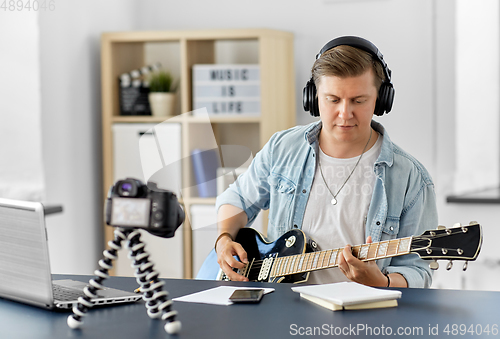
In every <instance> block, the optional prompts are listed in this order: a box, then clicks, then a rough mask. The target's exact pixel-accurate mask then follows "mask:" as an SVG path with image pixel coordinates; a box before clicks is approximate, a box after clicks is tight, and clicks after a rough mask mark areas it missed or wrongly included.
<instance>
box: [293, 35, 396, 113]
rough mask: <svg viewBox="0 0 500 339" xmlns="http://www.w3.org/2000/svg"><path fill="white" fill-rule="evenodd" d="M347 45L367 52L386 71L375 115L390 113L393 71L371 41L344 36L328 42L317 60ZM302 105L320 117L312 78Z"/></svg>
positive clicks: (392, 94) (303, 95)
mask: <svg viewBox="0 0 500 339" xmlns="http://www.w3.org/2000/svg"><path fill="white" fill-rule="evenodd" d="M341 45H347V46H351V47H355V48H359V49H361V50H363V51H365V52H368V53H370V54H371V55H372V56H373V57H374V58H375V59H376V60H377V61H378V62H380V64H381V65H382V67H383V69H384V74H385V80H384V82H383V83H382V85H381V86H380V89H379V91H378V96H377V102H376V104H375V111H374V114H375V115H378V116H380V115H383V114H384V113H389V112H390V111H391V109H392V103H393V102H394V93H395V90H394V86H393V85H392V81H391V73H392V72H391V70H390V69H389V67H387V64H386V63H385V61H384V56H383V55H382V53H380V51H379V50H378V48H377V47H376V46H375V45H374V44H372V43H371V42H370V41H368V40H366V39H363V38H360V37H356V36H343V37H339V38H336V39H333V40H331V41H330V42H328V43H327V44H326V45H325V46H323V48H322V49H321V51H319V53H318V54H317V55H316V60H318V59H319V58H320V57H321V55H323V54H324V53H325V52H326V51H328V50H330V49H332V48H335V47H337V46H341ZM302 104H303V106H304V110H306V111H309V113H310V114H311V115H312V116H313V117H319V107H318V98H317V97H316V85H315V84H314V80H313V78H312V76H311V79H309V81H308V82H307V83H306V86H305V87H304V89H303V91H302Z"/></svg>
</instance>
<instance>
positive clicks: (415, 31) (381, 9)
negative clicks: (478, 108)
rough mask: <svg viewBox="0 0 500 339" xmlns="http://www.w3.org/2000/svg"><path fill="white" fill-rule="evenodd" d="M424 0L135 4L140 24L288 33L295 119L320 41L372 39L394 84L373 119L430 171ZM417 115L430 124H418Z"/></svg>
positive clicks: (428, 5)
mask: <svg viewBox="0 0 500 339" xmlns="http://www.w3.org/2000/svg"><path fill="white" fill-rule="evenodd" d="M432 3H433V1H432V0H397V1H396V0H372V1H354V2H347V1H346V2H330V3H326V2H325V1H320V0H314V1H289V0H273V1H265V0H256V1H252V2H246V3H243V2H237V1H228V0H214V1H196V0H185V1H172V0H171V1H158V0H145V1H142V4H143V5H142V6H141V7H140V8H139V10H138V16H139V21H138V23H139V28H140V29H154V30H157V29H158V30H161V29H164V30H165V29H204V28H247V27H266V28H274V29H280V30H286V31H290V32H293V33H294V35H295V53H294V57H295V65H296V97H297V110H298V111H297V122H298V123H299V124H305V123H307V122H310V121H313V119H312V118H311V117H309V116H308V114H306V113H304V112H303V110H302V88H303V86H304V85H305V83H306V82H307V80H308V78H309V77H310V69H311V66H312V64H313V62H314V57H315V55H316V53H317V52H318V51H319V50H320V49H321V47H322V46H323V45H324V44H325V43H326V42H328V41H329V40H331V39H333V38H335V37H337V36H340V35H359V36H363V37H365V38H367V39H369V40H371V41H373V42H374V43H375V44H376V45H377V46H378V47H379V48H380V50H381V51H382V52H383V54H384V55H385V57H386V61H387V63H388V65H389V67H390V68H391V69H392V71H393V81H394V84H395V88H396V102H395V104H394V108H393V113H391V114H390V115H389V116H387V117H382V118H380V119H379V121H380V122H382V123H383V124H384V125H385V126H386V127H387V128H388V130H389V131H390V135H391V138H392V139H393V140H396V141H397V142H398V144H399V145H400V146H401V147H403V148H404V149H406V150H407V151H409V152H410V153H411V154H413V155H414V156H416V157H417V158H418V159H419V160H421V161H422V162H423V163H424V164H425V165H426V166H428V167H429V170H431V171H433V163H434V157H435V154H434V147H433V144H434V135H435V130H434V128H435V125H434V119H435V115H434V107H433V100H434V99H433V98H434V97H433V78H432V76H431V74H432V70H433V64H432V57H433V49H432V47H433V35H432V29H433V11H432ZM174 13H175V14H174ZM167 18H168V19H167ZM409 65H411V67H409ZM423 121H427V122H431V123H427V124H425V126H424V125H422V122H423ZM401 126H422V127H425V128H423V129H422V130H419V129H418V128H412V129H407V128H400V127H401Z"/></svg>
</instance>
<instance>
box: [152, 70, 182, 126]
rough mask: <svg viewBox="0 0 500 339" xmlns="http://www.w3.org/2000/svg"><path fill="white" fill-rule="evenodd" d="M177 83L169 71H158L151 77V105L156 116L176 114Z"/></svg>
mask: <svg viewBox="0 0 500 339" xmlns="http://www.w3.org/2000/svg"><path fill="white" fill-rule="evenodd" d="M176 90H177V83H176V82H175V81H174V78H173V77H172V75H171V74H170V73H169V72H166V71H157V72H154V73H151V75H150V78H149V105H150V106H151V113H152V115H154V116H169V115H174V108H175V92H176Z"/></svg>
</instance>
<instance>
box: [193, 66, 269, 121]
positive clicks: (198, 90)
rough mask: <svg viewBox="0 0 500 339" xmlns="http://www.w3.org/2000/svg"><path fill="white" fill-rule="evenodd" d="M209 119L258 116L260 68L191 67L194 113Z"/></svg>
mask: <svg viewBox="0 0 500 339" xmlns="http://www.w3.org/2000/svg"><path fill="white" fill-rule="evenodd" d="M203 107H206V109H207V111H208V114H209V115H229V116H234V115H237V116H259V115H260V109H261V108H260V68H259V65H239V64H234V65H220V64H210V65H193V109H194V110H196V109H199V108H203Z"/></svg>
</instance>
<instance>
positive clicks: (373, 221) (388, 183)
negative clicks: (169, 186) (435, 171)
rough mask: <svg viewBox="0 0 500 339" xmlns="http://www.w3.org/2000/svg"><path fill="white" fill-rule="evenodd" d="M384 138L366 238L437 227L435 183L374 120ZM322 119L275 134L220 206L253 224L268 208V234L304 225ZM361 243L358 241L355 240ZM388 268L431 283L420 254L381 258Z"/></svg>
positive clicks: (418, 283)
mask: <svg viewBox="0 0 500 339" xmlns="http://www.w3.org/2000/svg"><path fill="white" fill-rule="evenodd" d="M371 126H372V128H373V129H374V130H376V131H377V132H379V133H380V135H381V137H382V149H381V152H380V155H379V157H378V159H377V160H376V161H375V164H374V168H373V171H374V173H375V175H376V178H377V179H376V182H375V186H374V188H373V194H372V198H371V203H370V207H369V209H368V214H367V218H366V225H365V238H366V237H368V236H371V237H372V240H373V242H379V241H385V240H392V239H396V238H404V237H409V236H412V235H420V234H422V233H423V232H424V231H425V230H427V229H435V228H436V227H437V225H438V224H437V208H436V196H435V193H434V184H433V182H432V179H431V177H430V175H429V174H428V172H427V170H426V169H425V168H424V167H423V165H422V164H420V163H419V162H418V161H417V160H416V159H415V158H413V157H412V156H411V155H409V154H408V153H406V152H405V151H403V150H402V149H401V148H399V147H398V146H397V145H395V144H393V143H392V142H391V140H390V138H389V135H388V134H387V132H386V131H385V129H384V127H383V126H382V125H381V124H379V123H378V122H375V121H372V123H371ZM321 128H322V123H321V121H319V122H314V123H312V124H309V125H306V126H297V127H293V128H291V129H288V130H285V131H281V132H278V133H275V134H274V135H273V136H272V137H271V139H270V140H269V141H268V142H267V143H266V145H264V147H263V148H262V150H261V151H260V152H258V153H257V154H256V156H255V158H254V159H253V161H252V163H251V165H250V166H249V168H248V170H247V171H246V172H245V173H243V174H242V175H240V176H239V177H238V179H237V180H236V182H235V183H233V184H231V185H230V186H229V188H228V189H227V190H226V191H225V192H223V193H222V194H221V195H219V196H218V197H217V201H216V210H218V209H219V207H220V206H221V205H224V204H230V205H233V206H236V207H239V208H241V209H242V210H244V211H245V213H246V214H247V217H248V225H247V226H249V225H251V224H252V222H253V221H254V220H255V217H256V216H257V214H258V213H259V212H260V210H267V209H269V218H268V228H267V233H268V239H269V240H271V241H274V240H276V239H277V238H278V237H280V236H281V235H282V234H284V233H285V232H287V231H289V230H291V229H293V228H298V229H301V228H302V221H303V218H304V212H305V209H306V205H307V200H308V198H309V191H310V189H311V186H312V183H313V179H314V173H315V170H316V159H317V154H318V151H319V134H320V131H321ZM356 245H357V244H356ZM377 265H378V266H379V268H380V269H381V271H382V272H384V273H400V274H402V275H403V276H404V277H405V279H406V281H407V282H408V287H419V288H422V287H430V285H431V283H432V274H431V270H430V269H429V265H428V262H426V261H424V260H422V259H420V257H418V255H417V254H414V253H411V254H408V255H404V256H398V257H392V258H385V259H379V260H377Z"/></svg>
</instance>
